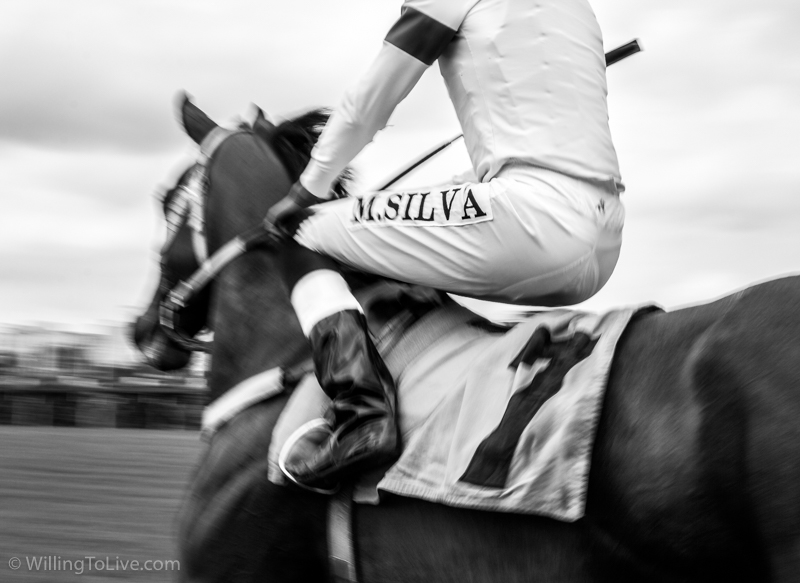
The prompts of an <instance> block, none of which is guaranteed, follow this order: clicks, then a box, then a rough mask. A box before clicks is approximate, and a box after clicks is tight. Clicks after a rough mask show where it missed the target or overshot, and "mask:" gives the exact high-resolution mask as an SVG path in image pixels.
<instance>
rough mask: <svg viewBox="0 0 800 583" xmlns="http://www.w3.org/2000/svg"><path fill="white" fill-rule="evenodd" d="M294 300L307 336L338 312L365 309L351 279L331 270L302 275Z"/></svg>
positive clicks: (295, 287)
mask: <svg viewBox="0 0 800 583" xmlns="http://www.w3.org/2000/svg"><path fill="white" fill-rule="evenodd" d="M291 300H292V306H293V307H294V311H295V314H297V319H298V320H300V327H301V328H302V329H303V334H305V335H306V336H308V335H309V334H310V333H311V330H312V329H313V328H314V326H316V325H317V322H319V321H320V320H324V319H325V318H327V317H328V316H332V315H333V314H335V313H336V312H341V311H343V310H358V311H359V312H361V311H362V310H361V305H360V304H359V303H358V300H356V298H355V296H354V295H353V293H352V292H351V291H350V287H349V286H348V285H347V282H346V281H345V280H344V278H343V277H342V276H341V275H340V274H339V273H337V272H335V271H333V270H331V269H317V270H316V271H312V272H310V273H307V274H306V275H304V276H303V277H301V278H300V279H299V280H298V282H297V283H296V284H295V285H294V288H293V289H292V298H291Z"/></svg>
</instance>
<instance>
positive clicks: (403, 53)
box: [300, 0, 477, 204]
mask: <svg viewBox="0 0 800 583" xmlns="http://www.w3.org/2000/svg"><path fill="white" fill-rule="evenodd" d="M476 1H477V0H466V1H465V0H406V2H405V3H404V4H403V11H402V15H401V16H400V19H399V20H398V21H397V22H396V23H395V24H394V26H393V27H392V29H391V30H390V31H389V33H388V34H387V35H386V38H385V39H384V41H383V46H382V47H381V50H380V52H379V54H378V57H377V58H376V59H375V61H374V62H373V63H372V66H371V67H370V68H369V70H368V71H367V73H366V75H364V76H363V77H362V78H361V80H360V81H359V82H358V83H357V84H356V85H354V86H353V87H351V88H350V89H349V90H348V91H347V92H346V93H345V95H344V98H343V99H342V102H341V103H340V104H339V106H338V107H337V108H336V109H335V111H334V112H333V114H332V115H331V117H330V119H329V120H328V123H327V125H326V126H325V129H324V131H323V132H322V135H321V136H320V139H319V142H317V145H316V147H315V148H314V150H313V151H312V153H311V160H310V162H309V164H308V166H307V167H306V170H305V172H303V175H302V176H301V177H300V183H301V185H302V186H303V187H304V190H306V191H307V192H308V193H309V194H311V195H313V197H316V198H320V199H327V198H329V197H330V187H331V184H332V182H333V181H334V180H335V179H336V177H337V176H338V175H339V174H340V173H341V172H342V170H344V168H345V167H346V166H347V164H349V163H350V162H351V161H352V159H353V158H355V156H356V155H357V154H358V153H359V152H360V151H361V150H362V149H363V148H364V146H366V145H367V144H368V143H369V142H371V141H372V138H373V137H374V136H375V134H376V133H377V132H378V131H379V130H381V129H383V128H384V127H385V126H386V123H387V121H388V120H389V116H390V115H391V114H392V112H393V111H394V109H395V107H397V105H398V104H399V103H400V102H401V101H402V100H403V99H404V98H405V96H406V95H408V93H409V92H410V91H411V89H412V88H413V87H414V85H416V83H417V81H419V79H420V77H421V76H422V73H423V72H424V71H425V69H427V68H428V67H429V66H430V65H431V64H433V62H434V61H435V60H436V59H437V58H438V57H439V55H440V54H441V53H442V52H443V51H444V49H445V48H446V47H447V45H448V44H449V43H450V41H451V40H452V38H453V37H454V36H455V34H456V31H457V30H458V28H459V26H460V24H461V21H462V20H463V18H464V16H465V14H466V13H467V12H468V11H469V9H470V8H471V7H472V5H473V4H475V2H476ZM303 202H305V203H306V204H308V202H309V201H303Z"/></svg>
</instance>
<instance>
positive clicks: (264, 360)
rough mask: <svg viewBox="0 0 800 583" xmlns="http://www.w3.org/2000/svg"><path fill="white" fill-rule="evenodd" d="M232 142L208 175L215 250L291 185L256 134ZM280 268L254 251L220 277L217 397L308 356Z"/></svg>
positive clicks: (214, 368)
mask: <svg viewBox="0 0 800 583" xmlns="http://www.w3.org/2000/svg"><path fill="white" fill-rule="evenodd" d="M229 142H230V144H228V143H226V144H225V146H224V147H221V148H220V150H219V151H218V156H217V161H216V162H215V165H214V166H213V167H212V168H211V170H210V175H209V180H210V184H211V189H210V191H209V194H208V209H207V216H208V217H209V220H208V225H207V230H208V239H209V248H210V249H212V250H214V249H217V248H219V247H220V246H221V245H223V244H224V243H225V242H227V241H229V240H230V239H232V238H234V237H236V236H237V235H240V234H241V233H243V232H245V231H246V230H248V229H250V228H252V227H253V226H254V225H255V224H257V223H258V222H259V221H260V219H261V217H263V216H264V215H265V214H266V212H267V210H268V209H269V207H270V206H271V205H272V204H273V203H274V202H276V201H277V200H279V199H280V198H281V197H282V196H284V195H285V194H286V192H288V189H289V186H290V183H289V178H288V177H287V176H286V174H285V172H284V171H283V169H282V167H281V165H280V162H279V161H278V160H277V158H276V157H275V155H274V153H272V151H271V150H270V149H269V148H267V147H266V146H265V144H263V143H262V142H260V141H259V140H258V138H256V137H255V136H252V135H243V136H235V137H232V138H230V139H229ZM276 273H277V269H276V267H275V265H274V259H273V256H272V255H271V254H270V253H269V252H267V251H266V250H255V251H250V252H248V253H246V254H245V255H243V256H241V257H239V258H238V259H236V260H235V261H234V262H233V263H231V264H230V265H228V266H227V267H226V268H225V269H224V270H223V272H222V273H221V274H220V276H219V277H218V279H217V281H216V282H215V284H214V290H213V299H212V306H211V311H210V323H211V326H212V328H213V329H214V348H213V352H212V354H211V369H210V373H209V376H208V384H209V389H210V393H211V394H210V398H211V399H212V400H213V399H216V398H217V397H219V396H220V395H221V394H223V393H224V392H226V391H227V390H229V389H230V388H232V387H233V386H235V385H237V384H238V383H240V382H241V381H243V380H245V379H247V378H249V377H251V376H254V375H256V374H258V373H260V372H263V371H265V370H268V369H270V368H275V367H287V366H292V365H294V364H297V363H298V362H301V361H302V360H304V359H306V358H307V357H308V355H309V350H308V345H307V342H306V340H305V337H304V336H303V333H302V330H301V329H300V325H299V323H298V322H297V318H296V316H295V314H294V310H293V309H292V306H291V303H290V302H289V297H288V294H287V292H286V289H285V287H284V286H283V284H282V282H281V281H280V280H279V278H278V277H277V276H276V275H275V274H276Z"/></svg>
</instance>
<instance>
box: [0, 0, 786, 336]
mask: <svg viewBox="0 0 800 583" xmlns="http://www.w3.org/2000/svg"><path fill="white" fill-rule="evenodd" d="M400 4H401V2H400V0H338V1H332V0H292V1H290V2H281V3H278V2H275V1H272V0H260V1H256V0H225V1H222V0H155V1H144V0H136V1H133V0H131V1H124V0H116V1H114V2H109V1H108V0H70V1H69V2H64V1H60V0H50V1H47V0H3V2H2V5H1V6H0V55H1V56H0V189H2V190H0V192H1V193H2V194H0V197H2V198H1V199H0V202H1V204H0V278H1V280H0V323H23V322H54V323H57V324H58V325H59V326H62V327H72V328H86V327H88V326H91V325H93V324H96V323H103V322H110V321H124V320H129V319H130V318H131V317H132V316H133V315H134V313H135V312H136V310H137V308H138V307H140V306H142V305H143V304H145V303H146V301H147V300H148V299H149V297H150V294H151V292H152V286H153V285H154V283H155V280H156V273H157V266H156V250H157V249H158V245H159V243H160V242H161V241H162V239H163V236H164V235H163V231H164V225H163V222H162V218H161V217H160V215H159V212H158V208H157V204H156V202H155V198H154V196H153V193H154V192H156V190H157V188H158V187H159V186H163V185H165V184H168V183H169V182H170V181H171V180H172V179H173V178H174V176H175V175H176V174H177V173H178V172H179V171H180V170H182V169H183V165H184V164H185V162H186V161H187V160H188V159H189V156H190V155H191V154H192V149H191V148H190V142H189V140H188V138H186V137H185V135H184V134H183V133H182V131H181V130H180V127H179V125H178V124H177V123H176V121H175V116H174V115H175V111H174V103H175V96H176V94H177V93H178V91H180V90H183V89H185V90H186V91H188V92H189V93H190V94H192V95H193V96H194V98H195V101H196V103H197V104H198V105H200V106H201V107H202V108H204V109H205V110H206V112H207V113H209V115H211V116H212V117H214V118H215V119H217V121H220V122H230V121H232V120H234V119H235V118H236V117H237V116H244V117H249V116H251V115H252V108H251V105H250V104H251V103H256V104H258V105H259V106H261V107H262V108H263V109H264V110H265V111H266V112H267V113H268V114H269V115H271V116H273V117H276V118H280V117H284V116H288V115H291V114H293V113H297V112H299V111H302V110H305V109H308V108H310V107H314V106H320V105H335V103H336V102H337V101H338V99H339V97H340V96H341V94H342V92H343V90H344V88H345V87H346V86H347V85H348V84H350V83H352V82H353V81H354V80H356V79H357V77H358V75H359V73H360V72H361V71H363V70H364V69H365V68H366V67H367V65H368V64H369V62H370V61H371V59H372V57H373V56H374V55H375V54H376V52H377V50H378V48H379V46H380V42H381V39H382V38H383V36H384V35H385V33H386V31H387V30H388V28H389V26H391V24H392V22H393V21H394V20H395V19H396V17H397V16H398V14H399V7H400ZM593 6H594V8H595V12H596V13H597V16H598V19H599V21H600V25H601V27H602V28H603V31H604V38H605V45H606V50H608V49H611V48H613V47H615V46H617V45H620V44H622V43H625V42H627V41H628V40H631V39H632V38H635V37H638V38H640V39H641V42H642V44H643V45H644V47H645V52H644V53H642V54H639V55H636V56H634V57H632V58H630V59H628V60H626V61H623V62H622V63H619V64H618V65H615V66H614V67H613V68H611V69H609V72H608V84H609V107H610V114H611V127H612V132H613V136H614V140H615V144H616V147H617V151H618V155H619V159H620V162H621V166H622V173H623V179H624V181H625V183H626V186H627V193H626V194H625V195H624V201H625V204H626V207H627V211H628V218H627V223H626V231H625V241H624V245H623V252H622V257H621V259H620V262H619V265H618V267H617V270H616V272H615V274H614V276H613V277H612V279H611V281H610V282H609V284H608V285H607V286H606V287H605V289H603V290H602V291H601V292H600V293H599V294H598V295H597V296H595V298H593V299H592V300H590V301H589V302H588V303H587V304H585V306H586V307H587V308H591V309H601V308H607V307H612V306H617V305H623V304H630V303H643V302H647V301H655V302H658V303H661V304H662V305H664V306H666V307H674V306H681V305H685V304H688V303H696V302H699V301H702V300H707V299H711V298H714V297H718V296H720V295H722V294H725V293H727V292H729V291H732V290H734V289H737V288H740V287H743V286H745V285H748V284H749V283H751V282H754V281H758V280H763V279H767V278H771V277H775V276H778V275H781V274H786V273H791V272H795V273H796V272H798V271H800V253H798V251H800V163H798V161H800V107H798V105H800V35H798V34H797V31H796V26H797V23H798V22H800V3H798V2H797V0H761V1H759V2H753V1H752V0H751V1H748V2H745V1H743V0H724V1H723V0H707V1H705V2H702V3H700V2H697V1H696V0H670V1H669V2H666V1H642V0H636V1H634V0H602V1H600V0H597V1H595V2H594V3H593ZM458 132H459V128H458V124H457V122H456V119H455V115H454V114H453V112H452V110H451V106H450V104H449V102H448V100H447V96H446V93H445V90H444V87H443V84H442V82H441V78H440V76H439V72H438V68H437V67H436V66H434V67H433V68H432V69H431V70H430V71H429V72H428V73H426V75H425V76H424V77H423V80H422V82H421V83H420V85H419V86H418V87H417V88H415V90H414V91H413V92H412V94H411V95H410V96H409V98H408V99H407V100H406V101H405V102H404V103H402V104H401V106H400V108H399V109H398V110H397V112H396V113H395V115H394V116H393V118H392V120H391V121H390V127H389V128H388V129H387V130H385V131H384V132H382V133H381V134H379V136H378V138H377V139H376V140H375V142H374V144H373V145H371V146H370V147H368V148H367V150H366V151H365V152H364V153H363V154H362V156H360V157H359V159H358V160H357V169H359V170H360V176H361V184H363V185H365V186H366V185H369V184H375V183H377V182H379V181H380V179H381V178H383V177H384V176H386V175H389V174H391V172H392V171H393V170H394V169H395V168H398V167H400V166H402V165H403V164H404V163H405V162H406V161H407V160H409V159H411V158H413V157H415V156H416V155H417V154H419V153H420V152H422V151H424V150H426V149H428V148H430V147H431V146H433V145H435V144H437V143H438V142H441V141H443V140H445V139H447V138H449V137H451V136H453V135H455V134H457V133H458ZM466 163H467V162H466V155H465V153H464V151H463V148H459V147H456V148H453V149H452V150H451V151H449V152H448V153H447V155H445V156H442V157H441V158H439V159H437V161H436V163H435V164H431V165H429V166H428V167H426V168H425V170H424V171H423V172H420V173H419V174H418V175H416V176H414V177H412V178H411V181H414V182H418V183H421V184H424V182H425V181H439V180H441V179H446V178H447V177H448V176H450V175H452V174H455V173H457V172H460V171H461V170H463V168H464V166H465V165H466Z"/></svg>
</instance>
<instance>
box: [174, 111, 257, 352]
mask: <svg viewBox="0 0 800 583" xmlns="http://www.w3.org/2000/svg"><path fill="white" fill-rule="evenodd" d="M245 133H247V134H249V133H250V132H249V131H248V130H227V129H225V128H221V127H215V128H214V129H213V130H211V131H210V132H209V134H208V135H207V136H206V137H205V138H204V139H203V141H202V142H201V144H200V156H199V158H198V160H197V162H196V163H195V164H194V166H192V168H191V169H190V170H189V174H188V176H187V178H186V180H184V181H183V184H181V185H180V186H178V188H177V189H176V191H175V194H174V195H173V196H172V198H171V199H170V201H169V203H168V204H167V208H166V212H165V215H166V219H167V228H168V235H167V240H166V241H165V243H164V246H163V247H162V248H161V257H162V258H163V257H165V256H166V255H167V253H169V250H170V249H171V248H172V246H173V245H174V243H175V241H176V239H177V237H178V233H179V232H180V230H181V228H182V227H183V226H184V225H186V226H188V227H189V229H190V230H191V236H192V250H193V252H194V257H195V261H196V262H197V264H198V265H199V266H200V267H199V268H198V269H197V270H196V271H195V272H194V273H193V274H192V275H191V276H190V277H189V278H187V279H185V280H182V281H179V282H178V283H177V284H175V286H174V287H173V288H172V289H171V290H170V291H169V292H167V294H166V295H165V297H164V299H162V300H161V304H160V306H159V310H158V323H159V325H160V326H161V328H162V330H163V331H164V334H165V335H166V336H167V337H168V338H169V339H170V340H172V341H173V342H175V343H176V344H178V345H179V346H180V347H181V348H183V349H184V350H188V351H190V352H194V351H201V352H210V351H211V345H212V343H211V342H210V341H207V340H197V339H195V338H190V337H189V336H187V335H185V334H183V333H182V332H181V331H180V330H179V329H178V327H177V326H176V319H175V313H176V311H178V310H180V309H183V308H185V307H186V306H187V305H188V303H189V301H190V300H191V299H192V298H194V297H195V296H196V295H197V294H198V293H199V292H200V291H201V290H202V289H203V288H205V287H206V286H207V285H208V284H209V283H210V282H211V281H212V280H213V279H214V278H215V277H216V276H217V275H218V274H219V272H220V271H222V269H223V268H225V267H226V266H227V265H228V264H229V263H231V262H232V261H233V260H234V259H236V258H237V257H239V256H240V255H242V254H244V253H246V252H248V251H250V250H251V249H255V248H256V247H262V246H264V245H266V244H267V243H268V242H269V241H270V237H269V233H268V231H267V230H266V229H265V228H264V227H263V225H262V224H259V225H257V226H255V227H253V228H252V229H250V230H248V231H246V232H244V233H242V234H241V235H239V236H237V237H234V238H233V239H231V240H230V241H228V242H227V243H226V244H225V245H223V246H222V247H220V248H219V249H218V250H217V251H216V252H215V253H214V254H213V255H211V257H209V256H208V241H207V239H206V230H205V200H206V196H207V194H208V168H209V166H210V164H211V160H212V156H213V155H214V153H215V152H216V150H217V149H218V148H219V147H220V145H222V143H223V142H224V141H225V140H226V139H228V138H229V137H231V136H233V135H237V134H245Z"/></svg>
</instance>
